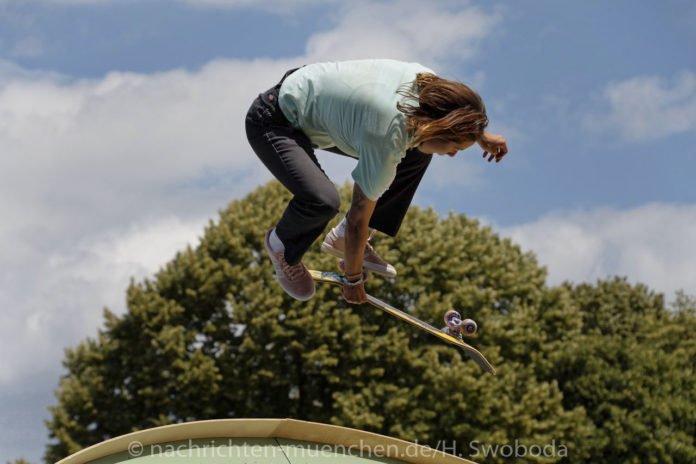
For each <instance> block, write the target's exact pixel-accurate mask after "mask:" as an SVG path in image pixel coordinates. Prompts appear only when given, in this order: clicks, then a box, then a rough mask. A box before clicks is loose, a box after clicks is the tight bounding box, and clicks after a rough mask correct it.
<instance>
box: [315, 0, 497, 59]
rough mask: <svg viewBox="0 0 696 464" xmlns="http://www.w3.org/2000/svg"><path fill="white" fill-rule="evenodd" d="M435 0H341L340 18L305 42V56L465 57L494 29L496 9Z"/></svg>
mask: <svg viewBox="0 0 696 464" xmlns="http://www.w3.org/2000/svg"><path fill="white" fill-rule="evenodd" d="M436 5H437V4H436V3H435V4H434V3H423V2H418V1H410V0H409V1H398V2H397V1H391V2H380V3H368V2H363V1H356V2H350V3H348V2H346V3H345V4H344V7H343V9H341V10H340V11H339V12H337V18H340V22H339V24H338V25H337V27H335V28H332V29H331V30H329V31H325V32H320V33H318V34H316V35H314V36H313V37H312V38H310V40H309V41H308V42H307V57H308V58H309V60H310V61H321V60H344V59H359V58H378V57H385V56H388V57H391V58H394V59H401V60H416V61H421V62H422V63H424V64H429V65H434V64H437V63H440V62H442V61H447V62H452V61H455V62H456V61H458V60H461V59H466V58H470V57H471V56H473V55H474V54H475V53H476V51H477V49H478V43H479V41H480V40H481V39H483V38H484V37H486V36H487V35H489V34H491V33H492V32H493V28H494V27H495V25H496V24H497V23H498V22H499V20H500V18H499V16H498V15H497V14H487V13H485V12H483V11H482V10H480V9H479V8H477V7H474V6H468V2H465V3H464V5H466V6H465V7H463V8H462V7H460V8H458V9H456V10H448V9H446V8H442V7H440V8H437V7H436Z"/></svg>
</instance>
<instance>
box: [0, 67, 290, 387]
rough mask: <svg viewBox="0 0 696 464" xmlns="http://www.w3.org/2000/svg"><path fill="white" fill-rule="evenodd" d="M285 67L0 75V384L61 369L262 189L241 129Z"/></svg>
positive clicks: (0, 70) (11, 70) (12, 71)
mask: <svg viewBox="0 0 696 464" xmlns="http://www.w3.org/2000/svg"><path fill="white" fill-rule="evenodd" d="M293 64H294V63H290V62H287V63H284V62H272V61H252V62H234V61H225V62H223V61H218V62H212V63H210V64H208V65H207V66H205V67H204V68H203V69H201V70H200V71H197V72H187V71H182V70H174V71H170V72H164V73H157V74H153V75H140V74H130V73H110V74H108V75H106V76H104V77H103V78H100V79H93V80H70V79H68V78H66V77H65V76H57V75H53V74H50V73H32V72H24V71H23V70H21V69H19V68H18V67H16V66H12V65H9V64H7V63H5V64H3V66H0V146H1V147H2V156H0V214H2V217H4V218H6V220H4V221H2V224H0V262H2V263H3V273H2V274H1V275H0V305H1V306H2V307H3V308H4V309H3V327H2V329H0V331H1V333H0V366H2V368H0V384H4V383H12V382H15V381H18V380H21V378H23V376H25V375H29V374H30V373H32V372H37V371H41V369H54V370H56V369H58V368H59V358H60V357H61V355H62V347H64V346H66V345H71V344H74V343H75V342H76V341H78V340H79V339H81V338H84V336H86V335H87V334H94V329H95V327H96V326H97V325H98V323H99V321H100V320H101V308H102V307H103V306H104V305H109V306H115V307H116V308H121V309H123V301H122V300H123V295H124V290H125V283H126V282H127V281H128V277H129V276H136V277H138V276H142V275H144V274H145V273H147V272H151V271H152V270H154V269H155V268H156V267H157V266H160V265H162V264H164V263H165V262H166V261H168V260H169V259H170V258H171V257H172V256H173V254H174V251H175V249H177V248H180V247H181V246H182V244H183V243H184V242H185V241H183V240H181V239H180V238H181V236H186V237H188V236H195V235H196V234H194V230H195V231H196V232H197V233H202V229H203V226H204V224H205V221H203V220H202V216H204V217H213V216H214V215H215V212H216V211H217V210H218V209H219V208H221V207H223V206H224V205H225V204H226V202H227V201H229V200H231V199H232V198H234V197H237V196H240V195H242V194H243V193H245V192H247V191H249V190H250V189H251V188H253V187H254V186H255V185H258V184H260V183H262V182H265V181H266V180H267V179H269V178H270V175H269V174H268V173H266V172H265V169H264V168H263V166H262V165H261V164H260V163H259V162H258V160H257V159H256V157H255V155H253V153H252V152H251V150H250V148H249V147H248V146H247V142H246V137H245V135H244V129H243V118H244V114H245V112H246V108H247V107H248V105H249V104H250V100H251V98H252V97H253V96H254V95H255V94H256V93H257V92H258V91H259V90H260V89H261V88H263V87H264V86H270V85H272V83H273V82H274V81H275V80H277V76H280V75H282V72H283V71H284V70H285V69H286V68H288V67H290V66H292V65H293ZM197 182H200V183H202V184H210V183H213V184H214V186H213V187H212V188H211V187H205V186H197ZM176 218H179V219H176ZM155 237H158V238H155ZM158 246H162V247H163V248H162V249H160V248H158Z"/></svg>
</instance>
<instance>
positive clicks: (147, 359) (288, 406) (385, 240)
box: [46, 182, 696, 463]
mask: <svg viewBox="0 0 696 464" xmlns="http://www.w3.org/2000/svg"><path fill="white" fill-rule="evenodd" d="M341 192H342V195H343V198H344V205H346V206H347V205H348V204H349V200H348V198H349V188H348V187H347V186H345V187H343V188H342V190H341ZM288 195H289V194H288V192H286V191H285V189H283V188H282V186H280V184H278V183H276V182H272V183H270V184H268V185H266V186H263V187H261V188H258V189H257V190H255V191H253V192H252V193H250V194H249V195H248V196H247V197H246V198H244V199H242V200H238V201H233V202H232V203H230V205H229V206H228V208H227V209H225V210H224V211H221V212H220V218H219V220H218V221H216V222H215V221H211V222H210V223H209V225H208V226H207V228H206V230H205V232H204V234H203V235H202V237H201V239H200V244H198V245H197V246H196V247H195V248H191V247H190V248H188V249H186V250H182V251H181V252H179V253H178V254H177V255H176V257H174V258H173V259H172V260H171V261H170V262H168V263H166V264H165V265H164V266H163V267H162V269H161V270H160V271H159V272H157V273H156V275H155V276H153V278H151V279H146V280H144V281H142V282H135V281H132V282H131V284H130V286H129V288H128V290H127V307H128V309H127V312H125V313H124V314H121V315H117V314H114V313H113V312H111V311H109V310H108V309H105V310H104V326H103V328H102V329H101V330H100V331H99V332H98V334H96V336H95V337H93V338H89V339H86V340H85V341H83V342H82V343H80V344H79V345H78V346H76V347H74V348H70V349H68V350H67V351H66V355H65V361H64V365H65V369H66V374H65V375H64V376H63V378H62V379H61V383H60V387H59V389H58V390H57V392H56V397H57V404H56V405H55V406H54V407H52V408H51V419H50V420H49V421H48V422H47V425H48V428H49V430H50V437H51V442H50V443H49V445H48V446H47V450H46V461H47V462H55V461H56V460H58V459H60V458H62V457H65V456H67V455H69V454H71V453H74V452H76V451H78V450H80V449H81V448H83V447H86V446H89V445H92V444H94V443H98V442H101V441H103V440H105V439H108V438H111V437H114V436H117V435H121V434H124V433H128V432H131V431H134V430H140V429H144V428H150V427H153V426H158V425H164V424H169V423H175V422H182V421H191V420H201V419H212V418H233V417H292V418H297V419H304V420H312V421H317V422H325V423H332V424H337V425H344V426H348V427H355V428H359V429H363V430H368V431H374V432H377V433H383V434H386V435H390V436H394V437H398V438H403V439H406V440H411V441H417V442H419V443H421V444H428V445H430V446H432V447H438V448H440V449H444V450H445V451H448V452H453V453H456V454H459V455H461V456H463V457H467V458H469V459H472V460H474V461H477V462H486V463H502V462H569V463H584V462H622V463H638V462H641V463H642V462H655V463H657V462H659V463H687V462H696V442H695V438H694V437H695V436H696V374H695V373H694V364H695V362H694V360H695V359H696V342H694V338H693V333H694V330H696V303H695V302H694V299H693V298H691V297H688V296H687V295H680V298H679V299H678V300H677V302H676V303H675V305H674V307H672V308H667V307H666V305H665V302H664V299H663V297H662V296H661V295H659V294H655V293H654V292H651V291H650V290H649V289H648V288H646V287H645V286H643V285H631V284H629V283H628V282H627V281H626V280H625V279H620V278H616V279H610V280H605V281H599V282H597V283H596V284H595V285H590V284H579V285H571V284H564V285H561V286H558V287H548V286H546V284H545V281H546V271H545V269H544V268H543V267H541V266H540V265H539V264H538V263H537V261H536V258H535V256H534V255H533V254H531V253H523V252H522V251H521V250H520V248H519V247H518V246H517V245H515V244H513V243H512V242H511V241H510V240H509V239H502V238H500V237H499V236H498V235H497V234H496V233H494V231H493V230H492V229H491V228H490V227H482V226H481V225H480V224H479V223H478V222H477V221H475V220H472V219H469V218H467V217H466V216H463V215H459V214H449V215H448V216H446V217H439V216H438V215H437V214H436V213H435V212H434V211H432V210H430V209H422V208H418V207H413V208H411V210H410V211H409V213H408V215H407V218H406V220H405V221H404V224H403V226H402V229H401V231H400V233H399V235H398V236H397V237H396V238H391V237H387V236H384V235H379V236H378V237H377V238H376V239H375V247H376V249H377V251H378V252H379V253H380V254H381V255H382V256H384V257H385V258H386V259H387V260H389V261H390V262H392V263H395V264H396V266H397V269H398V271H399V276H398V277H397V278H396V279H391V280H385V279H383V278H381V277H379V276H371V277H370V279H369V280H368V282H367V284H366V288H367V291H368V293H371V294H373V295H375V296H376V297H378V298H380V299H383V300H385V301H387V302H389V303H391V304H393V305H394V306H396V307H398V308H401V309H404V310H407V311H409V312H411V313H412V314H414V315H415V316H416V317H418V318H421V319H423V320H424V321H426V322H429V323H431V324H433V325H436V326H438V327H440V326H442V325H443V322H442V316H443V315H444V313H445V312H446V311H447V310H448V309H451V308H456V309H458V310H459V311H460V312H461V313H462V315H463V316H465V317H471V318H473V319H476V320H477V322H478V323H479V334H478V335H477V336H476V337H474V338H473V339H472V340H471V344H472V345H474V346H476V347H477V348H478V349H480V350H481V351H483V352H484V354H485V355H486V356H487V358H488V359H489V360H490V361H491V363H492V364H493V365H494V366H496V369H497V372H498V373H497V375H496V376H492V375H489V374H486V373H484V372H483V371H481V370H480V369H479V368H478V366H476V364H475V363H473V362H472V361H471V360H469V359H468V358H467V357H466V356H465V355H464V354H463V353H462V352H460V351H458V350H457V349H456V348H454V347H452V346H449V345H445V344H443V343H441V342H440V341H438V340H437V339H435V338H434V337H432V336H429V335H427V334H425V333H423V332H422V331H419V330H417V329H416V328H414V327H411V326H409V325H407V324H403V323H402V322H399V321H397V320H395V319H393V318H391V317H389V316H387V315H385V314H384V313H382V312H380V311H377V310H375V309H374V308H372V307H370V306H368V305H361V306H356V305H350V304H347V303H345V302H344V301H343V299H342V298H341V296H340V289H338V288H335V287H332V286H329V285H324V286H322V285H319V286H318V287H317V294H316V296H315V297H314V298H313V299H312V300H310V301H308V302H299V301H295V300H293V299H292V298H290V297H288V296H287V295H286V294H285V293H284V292H283V291H282V289H281V288H280V286H279V285H277V283H276V282H275V281H274V278H273V268H272V266H271V264H270V261H269V259H268V258H267V256H266V255H265V252H264V249H263V239H264V233H265V231H266V230H267V228H268V227H270V226H271V225H272V224H274V223H275V222H276V221H277V219H278V217H279V215H280V214H281V212H282V210H283V209H284V206H285V204H286V203H287V201H288V200H289V196H288ZM339 219H340V217H337V220H339ZM304 262H305V263H306V264H307V266H308V267H310V268H315V269H322V270H333V269H335V266H336V263H335V259H334V258H332V257H330V256H328V255H325V254H322V253H320V251H319V247H318V246H316V247H313V248H312V250H311V251H310V252H309V253H308V254H307V255H306V256H305V259H304ZM552 449H553V452H552V453H551V450H552ZM542 450H543V453H542ZM512 451H514V453H515V454H512V455H511V453H512ZM549 453H550V455H549Z"/></svg>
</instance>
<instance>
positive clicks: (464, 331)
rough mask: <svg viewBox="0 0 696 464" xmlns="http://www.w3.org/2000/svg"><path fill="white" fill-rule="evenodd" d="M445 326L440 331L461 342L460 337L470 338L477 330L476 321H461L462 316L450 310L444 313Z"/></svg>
mask: <svg viewBox="0 0 696 464" xmlns="http://www.w3.org/2000/svg"><path fill="white" fill-rule="evenodd" d="M445 324H447V325H446V326H445V327H443V328H442V331H443V332H445V333H447V334H449V335H451V336H453V337H455V338H458V339H459V340H462V338H463V337H462V336H467V337H470V336H472V335H474V334H475V333H476V331H477V330H478V325H476V321H474V320H473V319H464V320H462V316H461V315H460V314H459V313H458V312H457V311H455V310H454V309H450V310H449V311H447V312H446V313H445Z"/></svg>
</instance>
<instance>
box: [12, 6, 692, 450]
mask: <svg viewBox="0 0 696 464" xmlns="http://www.w3.org/2000/svg"><path fill="white" fill-rule="evenodd" d="M424 3H425V2H416V1H410V0H404V1H376V0H375V1H345V2H342V1H319V0H295V1H281V0H265V1H259V2H254V1H253V0H228V1H226V0H169V1H164V0H160V1H156V0H140V1H135V0H125V1H123V0H120V1H117V0H26V1H15V0H0V214H1V215H2V217H3V218H5V220H4V221H3V224H2V226H0V239H1V240H0V262H2V263H3V264H4V266H3V268H4V269H3V270H4V271H5V272H3V273H1V274H0V307H2V308H3V310H2V311H3V313H2V314H3V324H2V327H1V328H0V344H1V345H0V455H1V456H2V457H3V458H5V459H14V458H17V457H20V456H24V457H26V458H28V459H30V460H32V461H34V462H37V461H38V460H39V458H40V456H41V454H42V453H43V447H44V445H45V443H46V440H47V431H46V429H45V427H44V426H43V423H42V420H43V419H45V418H47V417H48V413H47V409H46V408H47V407H48V406H50V405H51V404H53V403H54V400H53V397H52V391H53V390H54V389H55V388H56V385H57V382H58V378H59V375H60V373H61V367H60V360H61V359H62V349H63V348H64V347H66V346H73V345H75V344H76V343H77V342H79V341H80V340H82V339H84V338H85V337H87V336H92V335H94V334H95V330H96V327H98V326H99V325H100V324H101V308H102V307H104V306H108V307H110V308H111V309H113V310H116V311H117V312H118V311H123V310H124V309H125V307H124V303H123V299H124V298H123V297H124V289H125V286H126V285H127V282H128V279H129V278H130V277H131V276H134V277H136V278H142V277H144V276H148V275H151V274H152V272H154V271H156V270H157V269H158V267H159V266H161V265H163V264H164V263H166V262H167V261H168V260H169V259H171V258H172V257H173V256H174V254H175V252H176V250H178V249H180V248H182V247H184V246H186V244H189V243H190V244H194V245H195V243H196V240H197V237H199V236H200V235H201V234H202V233H203V228H204V226H205V224H206V223H207V221H208V220H209V219H210V218H216V217H217V216H216V215H217V210H219V209H220V208H223V207H224V206H225V205H226V204H227V202H229V201H230V200H232V199H235V198H240V197H242V196H243V195H244V194H245V193H247V192H249V191H250V190H251V189H253V188H254V187H255V186H258V185H261V184H263V183H265V182H267V181H268V180H269V179H270V176H269V175H268V173H266V172H265V170H264V168H263V166H261V164H260V163H259V162H258V161H257V159H256V158H255V155H253V153H252V152H251V150H250V149H249V147H248V146H247V143H246V140H245V138H244V135H243V129H242V121H243V117H244V113H245V111H246V109H247V107H248V105H249V104H250V102H251V100H252V99H253V98H254V96H255V94H257V93H258V92H260V91H262V90H264V89H265V88H267V87H270V86H271V85H273V84H274V83H275V82H276V81H277V80H278V79H279V78H280V76H281V75H282V74H283V72H284V71H285V70H286V69H288V68H290V67H294V66H297V65H299V64H303V63H308V62H312V61H325V60H339V59H353V58H368V57H389V58H396V59H403V60H410V61H419V62H421V63H423V64H425V65H427V66H429V67H431V68H433V69H435V70H436V71H437V72H438V73H439V74H441V75H443V76H444V77H448V78H452V79H457V80H461V81H463V82H466V83H468V84H471V85H472V86H473V87H475V88H476V89H477V90H478V91H479V92H480V93H481V95H482V96H483V98H484V100H485V102H486V104H487V107H488V113H489V117H490V120H491V125H490V130H491V132H496V133H501V134H503V135H505V136H506V138H507V139H508V143H509V148H510V154H509V155H508V157H506V158H505V160H504V161H503V162H502V163H500V164H498V165H490V164H488V163H485V162H484V161H483V160H482V159H481V157H480V152H479V150H478V149H477V148H472V149H469V150H467V151H465V152H462V153H460V154H459V155H458V156H457V157H456V158H455V159H449V158H442V159H436V160H434V162H433V164H432V166H431V168H430V169H429V172H428V173H427V175H426V178H425V179H424V182H423V184H422V185H421V188H420V189H419V192H418V194H417V197H416V202H417V203H418V204H420V205H423V206H433V207H434V208H435V209H437V210H438V211H439V212H441V213H443V214H446V213H447V212H448V211H455V212H457V213H463V214H467V215H469V216H473V217H477V218H480V219H481V221H482V222H483V223H486V224H490V225H491V226H492V227H494V229H495V230H496V231H497V232H499V233H500V234H501V235H504V236H507V237H511V238H512V239H513V240H514V241H515V242H517V243H519V244H520V246H521V247H522V248H523V250H525V251H526V250H531V251H534V252H535V253H536V254H537V256H538V258H539V261H540V262H541V264H543V265H545V266H547V268H548V271H549V280H548V281H549V284H557V283H560V282H563V281H565V280H570V281H573V282H583V281H590V282H592V281H594V280H596V279H598V278H605V277H607V276H610V275H622V276H626V277H627V278H628V279H629V280H630V281H631V282H642V283H645V284H647V285H648V286H649V287H650V288H652V289H654V290H656V291H660V292H664V293H665V294H666V296H667V298H668V299H671V298H672V297H673V294H674V291H676V290H677V289H685V290H686V291H687V292H688V293H691V294H694V293H696V267H694V266H693V261H694V257H696V241H695V240H693V239H694V238H696V189H694V188H693V187H692V184H693V178H694V172H696V156H695V150H694V148H693V147H694V144H695V142H696V54H694V51H693V50H694V46H695V45H696V4H694V3H693V2H691V1H687V0H669V1H654V2H634V1H613V2H604V1H583V2H578V1H532V0H520V1H514V2H483V1H480V2H477V1H454V0H451V1H450V0H442V1H432V2H427V4H424ZM319 156H320V161H321V162H322V164H323V165H324V166H325V167H326V169H327V171H328V172H329V174H330V175H331V176H332V177H333V178H334V179H335V180H336V181H337V182H339V183H342V182H343V180H344V179H346V178H347V177H348V174H349V172H350V170H351V169H352V164H351V163H352V162H351V161H350V160H344V159H337V158H336V157H335V156H334V155H331V154H322V153H320V154H319ZM279 214H280V212H279ZM397 267H398V263H397Z"/></svg>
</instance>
